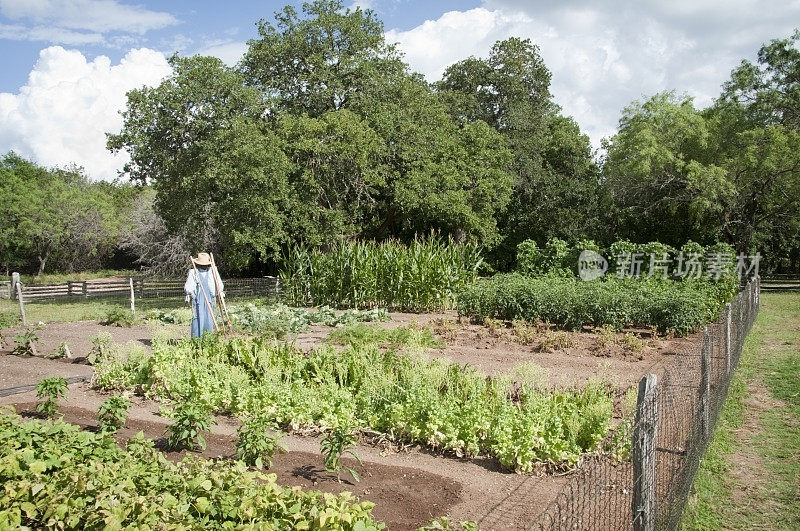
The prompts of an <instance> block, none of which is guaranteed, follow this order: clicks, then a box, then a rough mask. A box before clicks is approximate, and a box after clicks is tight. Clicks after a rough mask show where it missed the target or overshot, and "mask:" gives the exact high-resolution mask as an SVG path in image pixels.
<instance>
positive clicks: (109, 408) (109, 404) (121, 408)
mask: <svg viewBox="0 0 800 531" xmlns="http://www.w3.org/2000/svg"><path fill="white" fill-rule="evenodd" d="M130 407H131V401H130V400H129V399H128V397H126V396H122V395H114V396H112V397H110V398H107V399H106V400H104V401H103V402H102V403H101V404H100V409H99V411H98V413H97V420H98V422H99V423H100V431H102V432H103V433H116V432H117V431H118V430H119V429H120V428H122V427H123V426H125V420H126V419H127V418H128V409H129V408H130Z"/></svg>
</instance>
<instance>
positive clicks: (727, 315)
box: [725, 302, 732, 374]
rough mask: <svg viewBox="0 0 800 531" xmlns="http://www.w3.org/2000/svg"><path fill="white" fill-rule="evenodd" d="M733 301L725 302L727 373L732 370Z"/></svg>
mask: <svg viewBox="0 0 800 531" xmlns="http://www.w3.org/2000/svg"><path fill="white" fill-rule="evenodd" d="M731 368H732V364H731V303H729V302H728V303H726V304H725V374H729V373H730V372H731Z"/></svg>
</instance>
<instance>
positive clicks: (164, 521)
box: [0, 411, 384, 531]
mask: <svg viewBox="0 0 800 531" xmlns="http://www.w3.org/2000/svg"><path fill="white" fill-rule="evenodd" d="M0 441H2V444H0V477H2V478H3V493H2V495H1V496H2V504H0V527H2V528H3V529H20V528H23V529H25V528H27V529H43V528H51V527H52V528H56V529H105V528H109V527H112V528H115V529H120V528H126V529H127V528H136V529H206V528H212V529H240V528H249V527H252V526H253V522H268V523H269V525H271V526H273V527H274V528H275V529H337V530H341V531H356V530H358V531H377V530H379V529H382V528H383V527H384V526H383V524H380V523H378V522H376V521H375V520H374V519H373V518H372V516H371V511H372V508H373V507H374V504H373V503H371V502H368V501H362V502H359V501H358V500H357V499H355V498H354V497H353V496H352V495H350V494H349V493H342V494H339V495H334V494H329V493H325V494H323V493H321V492H318V491H303V490H301V489H299V488H284V487H281V486H279V485H277V484H276V478H275V475H274V474H263V473H261V472H259V471H254V470H248V469H247V467H246V465H244V464H243V463H241V462H238V461H231V460H219V461H212V460H206V459H201V458H197V457H195V456H189V457H187V458H185V459H184V460H182V461H180V462H178V463H174V462H172V461H170V460H168V459H165V458H164V457H163V455H162V454H161V452H159V451H158V450H156V449H155V448H154V446H153V442H152V441H150V440H147V439H145V438H144V437H143V436H142V435H141V434H139V435H137V436H135V437H133V438H131V439H130V440H129V441H128V443H127V445H126V446H125V447H124V448H123V447H120V446H118V445H117V443H116V442H115V441H114V439H113V438H111V437H107V436H105V435H103V434H95V433H91V432H89V431H85V430H81V429H80V428H79V427H78V426H73V425H70V424H66V423H64V422H62V421H59V420H56V421H48V422H43V421H39V420H27V421H23V420H22V419H20V417H19V416H17V415H15V414H9V413H6V412H3V411H0ZM32 492H35V494H32ZM142 507H147V510H142Z"/></svg>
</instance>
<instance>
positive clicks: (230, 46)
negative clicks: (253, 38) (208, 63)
mask: <svg viewBox="0 0 800 531" xmlns="http://www.w3.org/2000/svg"><path fill="white" fill-rule="evenodd" d="M246 51H247V43H245V42H213V43H209V44H207V45H206V46H205V47H203V48H201V49H200V50H198V51H197V53H198V54H200V55H211V56H213V57H218V58H219V59H222V62H223V63H225V64H226V65H228V66H235V65H236V63H238V62H239V59H241V58H242V56H243V55H244V54H245V52H246Z"/></svg>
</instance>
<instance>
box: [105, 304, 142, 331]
mask: <svg viewBox="0 0 800 531" xmlns="http://www.w3.org/2000/svg"><path fill="white" fill-rule="evenodd" d="M135 321H136V317H135V316H134V315H133V313H132V312H131V311H130V310H128V309H126V308H120V307H116V308H112V309H111V310H109V311H108V313H107V314H106V316H105V318H104V319H103V320H102V321H101V322H100V324H103V325H107V326H120V327H123V328H130V327H131V326H133V323H134V322H135Z"/></svg>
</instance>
